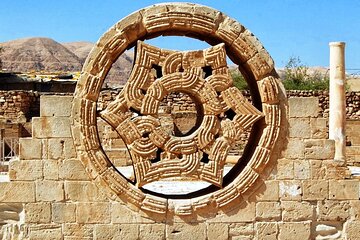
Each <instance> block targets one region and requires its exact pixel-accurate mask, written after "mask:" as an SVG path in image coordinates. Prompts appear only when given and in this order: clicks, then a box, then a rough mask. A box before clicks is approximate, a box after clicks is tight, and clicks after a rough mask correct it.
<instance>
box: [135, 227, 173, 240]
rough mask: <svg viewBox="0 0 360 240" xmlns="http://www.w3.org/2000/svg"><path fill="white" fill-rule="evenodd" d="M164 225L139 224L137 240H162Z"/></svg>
mask: <svg viewBox="0 0 360 240" xmlns="http://www.w3.org/2000/svg"><path fill="white" fill-rule="evenodd" d="M165 230H166V228H165V224H157V223H153V224H141V225H140V229H139V239H143V240H163V239H166V238H165V236H166V235H165V234H166V233H165Z"/></svg>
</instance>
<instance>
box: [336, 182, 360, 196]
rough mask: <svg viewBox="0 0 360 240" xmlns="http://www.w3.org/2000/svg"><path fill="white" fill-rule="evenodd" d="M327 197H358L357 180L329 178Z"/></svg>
mask: <svg viewBox="0 0 360 240" xmlns="http://www.w3.org/2000/svg"><path fill="white" fill-rule="evenodd" d="M329 199H337V200H355V199H357V200H358V199H359V181H358V180H330V181H329Z"/></svg>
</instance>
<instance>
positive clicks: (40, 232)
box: [26, 224, 63, 240]
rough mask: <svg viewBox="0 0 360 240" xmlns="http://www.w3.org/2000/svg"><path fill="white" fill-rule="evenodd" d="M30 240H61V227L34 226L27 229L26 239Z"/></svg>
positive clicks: (51, 225)
mask: <svg viewBox="0 0 360 240" xmlns="http://www.w3.org/2000/svg"><path fill="white" fill-rule="evenodd" d="M26 239H31V240H43V239H49V240H62V239H63V236H62V232H61V225H56V224H36V225H33V226H30V227H29V228H28V238H26Z"/></svg>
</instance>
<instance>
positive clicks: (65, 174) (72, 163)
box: [59, 159, 90, 180]
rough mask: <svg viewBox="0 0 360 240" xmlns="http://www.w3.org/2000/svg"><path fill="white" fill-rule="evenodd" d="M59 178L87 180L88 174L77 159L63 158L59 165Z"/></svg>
mask: <svg viewBox="0 0 360 240" xmlns="http://www.w3.org/2000/svg"><path fill="white" fill-rule="evenodd" d="M59 174H60V178H61V179H64V180H89V179H90V177H89V174H88V173H87V172H86V170H85V167H84V165H83V164H82V163H81V161H80V160H78V159H69V160H64V161H63V162H61V163H60V166H59Z"/></svg>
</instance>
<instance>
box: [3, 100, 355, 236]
mask: <svg viewBox="0 0 360 240" xmlns="http://www.w3.org/2000/svg"><path fill="white" fill-rule="evenodd" d="M71 101H72V98H71V97H64V96H63V97H56V96H55V97H54V96H43V97H42V98H41V106H40V107H41V109H40V110H41V111H40V117H35V118H33V120H32V121H33V128H32V129H33V132H32V138H23V139H21V140H20V159H18V160H13V161H11V162H10V171H9V178H10V181H9V182H1V183H0V209H7V210H8V212H11V213H12V214H8V218H6V216H7V215H6V214H5V215H4V214H2V215H1V214H0V216H1V217H2V218H4V216H5V219H1V226H2V233H3V236H4V237H5V236H6V237H5V239H10V236H11V235H12V236H13V237H14V238H15V237H19V239H59V240H60V239H65V240H70V239H199V240H200V239H210V240H211V239H217V240H222V239H283V240H285V239H287V240H288V239H292V240H296V239H300V240H304V239H359V238H360V234H359V229H360V214H359V212H360V201H359V179H357V178H354V177H352V176H350V174H349V172H348V171H347V168H346V167H343V166H341V164H339V163H336V162H334V160H333V159H332V158H333V154H334V143H333V141H331V140H328V139H327V133H326V132H327V130H326V120H325V119H324V118H321V117H318V105H319V103H318V100H317V98H313V97H306V98H290V99H289V109H288V120H287V122H286V123H284V124H288V127H289V131H288V133H287V137H286V139H282V140H281V141H282V143H281V144H284V146H285V149H286V150H285V151H283V152H281V153H278V154H279V158H278V160H277V161H275V162H273V163H271V164H270V168H269V169H268V170H267V171H268V177H267V178H264V179H259V180H258V181H257V183H256V187H254V189H253V191H252V193H251V194H250V195H246V196H244V199H242V200H239V202H238V204H237V205H236V206H234V207H233V208H231V209H227V210H226V211H225V210H224V211H220V212H217V213H211V211H209V212H206V213H203V214H201V215H198V216H192V215H191V216H184V217H181V218H180V217H177V216H174V215H171V214H169V215H167V216H165V217H161V218H159V217H158V218H157V217H156V216H153V215H148V214H147V212H144V211H142V210H139V209H136V208H135V207H133V206H132V205H129V204H127V203H126V202H122V201H112V200H110V199H109V198H108V197H107V196H108V195H107V194H106V192H104V189H105V188H103V189H100V188H98V187H97V185H95V183H94V181H96V180H92V179H91V178H90V177H89V175H88V174H87V173H86V171H85V168H84V166H83V165H82V163H81V162H80V160H79V159H78V158H77V156H76V152H75V150H74V145H73V140H72V137H71V131H70V123H71V122H70V118H69V117H70V108H71ZM20 213H21V214H20ZM9 216H10V217H9Z"/></svg>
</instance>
